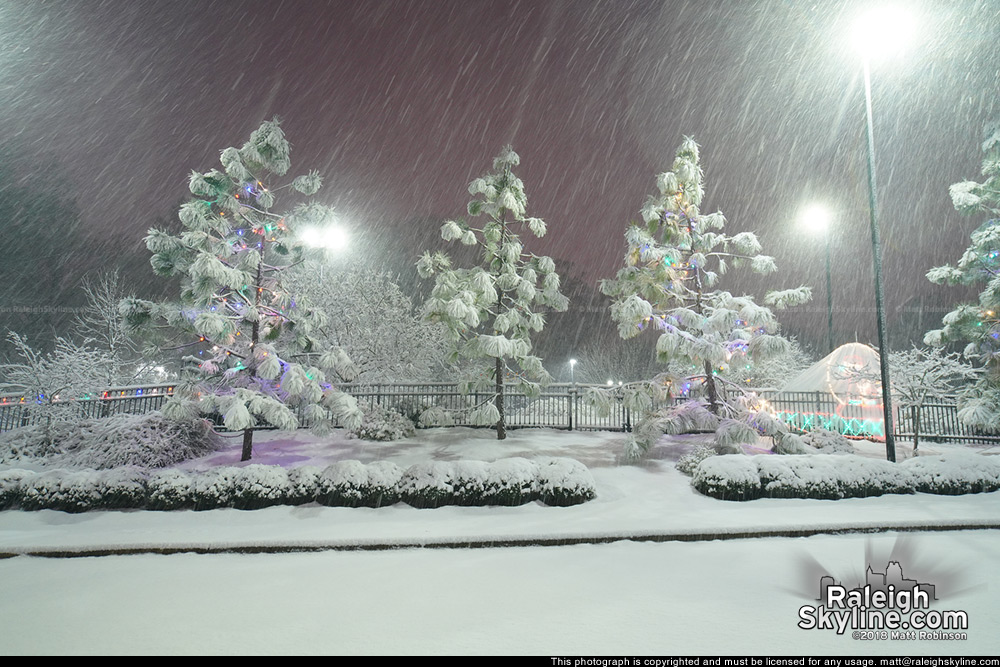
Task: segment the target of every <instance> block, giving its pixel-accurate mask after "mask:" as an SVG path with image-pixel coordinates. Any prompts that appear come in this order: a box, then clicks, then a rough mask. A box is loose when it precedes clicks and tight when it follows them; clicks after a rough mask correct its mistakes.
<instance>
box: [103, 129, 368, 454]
mask: <svg viewBox="0 0 1000 667" xmlns="http://www.w3.org/2000/svg"><path fill="white" fill-rule="evenodd" d="M221 162H222V168H223V170H222V171H220V170H218V169H212V170H211V171H208V172H205V173H201V172H198V171H195V172H192V173H191V177H190V181H189V188H190V190H191V193H192V194H193V195H194V197H193V198H192V199H191V200H190V201H188V202H187V203H185V204H183V205H182V206H181V208H180V214H179V216H180V220H181V223H182V224H183V226H184V229H183V231H182V232H181V233H180V234H179V235H176V236H174V235H171V234H168V233H167V232H164V231H161V230H158V229H151V230H150V231H149V235H148V236H147V237H146V246H147V247H148V248H149V250H150V251H151V252H152V253H153V256H152V258H151V260H150V263H151V264H152V265H153V269H154V270H155V271H156V273H157V274H158V275H161V276H165V277H179V278H180V279H181V294H180V301H179V302H170V303H160V304H155V303H151V302H149V301H142V300H138V299H127V300H125V301H123V302H122V306H121V308H122V313H123V314H124V315H126V316H127V317H128V318H129V321H130V322H131V323H132V324H133V325H134V326H139V325H142V324H144V323H149V322H151V321H154V320H155V321H161V322H163V323H165V324H166V325H167V326H169V327H172V328H174V329H175V330H176V331H178V332H180V333H181V335H182V336H184V339H183V342H181V345H182V346H189V348H190V349H191V351H192V354H191V355H189V357H188V360H189V361H191V362H192V364H193V365H194V366H195V367H196V368H195V369H192V370H195V373H196V374H195V375H193V376H192V377H191V379H190V381H187V382H181V383H178V384H177V386H176V389H175V393H174V396H173V398H171V400H170V401H169V402H168V403H167V405H166V406H165V408H164V412H165V413H166V414H168V415H170V416H176V417H178V418H181V417H189V416H191V415H192V414H195V413H197V412H198V411H200V412H202V413H219V414H221V415H222V417H223V419H224V423H225V426H226V428H227V429H229V430H232V431H243V460H244V461H245V460H248V459H250V458H251V456H252V452H253V428H254V427H255V426H257V425H258V424H260V423H264V424H270V425H272V426H276V427H278V428H281V429H294V428H296V427H297V426H298V423H299V422H298V418H297V415H296V412H295V410H299V411H300V414H301V416H302V417H303V418H304V419H305V420H307V421H309V422H311V423H313V424H316V425H324V424H328V423H329V416H330V414H332V415H333V416H334V417H336V418H338V419H340V420H341V422H342V423H344V424H345V425H346V426H349V427H355V426H357V424H358V423H360V419H361V412H360V410H358V408H357V404H356V402H355V401H354V399H353V398H352V397H350V396H347V395H346V394H343V393H340V392H338V391H336V390H335V389H333V388H331V387H330V385H329V384H327V383H326V375H325V372H331V371H332V372H336V373H339V374H340V375H341V376H343V375H344V374H346V373H347V369H349V368H350V359H349V358H348V357H347V355H346V354H345V353H344V351H343V350H341V349H339V348H336V347H334V348H329V349H325V350H322V351H320V349H319V347H318V345H317V342H316V333H317V331H319V330H320V329H322V327H323V326H324V325H325V324H326V322H327V318H326V315H325V314H324V313H323V312H322V311H320V310H317V309H314V308H311V307H310V306H308V305H307V304H306V303H304V302H303V301H301V300H297V299H296V298H295V297H294V296H293V295H292V294H291V293H290V292H289V291H288V290H287V289H286V288H285V285H284V278H283V272H284V269H285V268H287V266H288V265H290V264H292V263H294V262H295V261H297V260H298V259H299V257H300V255H301V246H300V245H299V244H298V243H297V242H296V240H295V238H294V237H293V236H292V234H291V230H292V229H293V228H294V227H295V226H296V225H302V226H305V225H309V224H316V223H319V222H322V221H323V219H325V218H326V217H327V216H329V215H330V211H329V210H328V209H327V208H326V207H324V206H321V205H318V204H315V203H311V202H306V203H302V204H299V205H298V206H297V207H295V208H294V209H293V210H292V211H291V212H290V213H278V212H275V211H274V207H275V190H276V189H278V188H273V189H272V188H271V187H270V185H269V183H268V182H267V180H268V178H269V177H270V176H272V175H273V176H282V175H284V174H285V173H286V172H287V171H288V169H289V166H290V160H289V145H288V141H287V140H286V139H285V135H284V133H283V132H282V130H281V127H280V126H279V123H278V120H277V119H275V120H273V121H267V122H264V123H263V124H262V125H261V126H260V127H259V128H258V129H257V130H255V131H254V132H253V133H252V134H251V136H250V140H249V141H248V142H247V143H245V144H244V145H243V146H242V148H238V149H237V148H227V149H225V150H224V151H222V155H221ZM320 185H321V178H320V176H319V174H318V173H317V172H315V171H314V172H310V173H309V174H307V175H303V176H298V177H297V178H295V179H294V180H292V181H291V182H290V183H289V184H288V186H290V187H291V188H292V189H294V190H296V191H298V192H300V193H302V194H305V195H312V194H314V193H315V192H316V191H317V190H318V189H319V187H320ZM282 187H287V186H282ZM279 337H283V341H282V345H281V348H282V349H283V350H286V351H288V352H287V353H286V355H285V356H284V357H282V356H281V355H280V354H279V352H278V345H277V342H278V339H279ZM291 350H297V351H299V352H302V353H309V352H317V351H320V352H321V354H319V356H318V359H317V366H311V365H304V364H302V363H298V362H297V361H296V360H295V359H296V358H295V357H294V355H293V354H291V353H290V351H291ZM312 358H313V357H310V359H312Z"/></svg>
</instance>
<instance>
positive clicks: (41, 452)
mask: <svg viewBox="0 0 1000 667" xmlns="http://www.w3.org/2000/svg"><path fill="white" fill-rule="evenodd" d="M221 446H222V441H221V439H220V438H219V437H218V436H217V435H216V434H215V433H213V432H212V429H211V428H209V425H208V423H207V422H206V421H205V420H203V419H191V420H185V421H178V420H174V419H168V418H166V417H164V416H163V414H162V413H160V412H150V413H147V414H144V415H126V414H120V415H113V416H111V417H106V418H103V419H80V420H75V421H72V422H61V423H57V424H52V425H49V426H47V427H44V426H41V425H36V426H26V427H23V428H19V429H16V430H14V431H10V432H8V433H5V434H3V435H2V436H0V461H2V462H13V461H33V460H40V459H45V461H46V463H47V464H48V465H57V466H66V467H72V468H95V469H99V470H104V469H108V468H118V467H122V466H137V467H140V468H165V467H167V466H171V465H175V464H177V463H180V462H182V461H186V460H188V459H193V458H198V457H200V456H204V455H206V454H210V453H211V452H214V451H217V450H218V449H219V448H220V447H221Z"/></svg>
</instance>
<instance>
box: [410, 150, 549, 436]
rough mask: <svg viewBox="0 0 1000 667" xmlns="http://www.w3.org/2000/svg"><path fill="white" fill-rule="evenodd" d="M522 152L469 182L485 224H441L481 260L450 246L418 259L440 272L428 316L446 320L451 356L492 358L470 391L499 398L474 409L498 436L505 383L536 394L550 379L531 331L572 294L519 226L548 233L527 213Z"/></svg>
mask: <svg viewBox="0 0 1000 667" xmlns="http://www.w3.org/2000/svg"><path fill="white" fill-rule="evenodd" d="M519 162H520V158H519V157H518V155H517V153H515V152H514V151H513V149H511V147H509V146H508V147H506V148H504V149H503V150H502V151H501V152H500V155H498V156H497V157H496V158H495V159H494V160H493V171H491V172H489V173H488V174H486V175H485V176H483V177H482V178H477V179H476V180H474V181H473V182H472V183H471V184H470V185H469V193H470V194H471V195H472V196H473V199H472V201H470V202H469V206H468V212H469V215H470V216H472V217H473V218H477V217H479V216H482V217H483V218H484V220H483V222H482V225H481V226H476V225H473V224H470V223H466V222H464V221H452V220H450V221H448V222H446V223H444V225H443V226H442V228H441V236H442V237H443V238H444V239H445V240H446V241H459V242H460V243H462V244H463V245H467V246H479V248H480V250H481V254H480V256H481V260H482V263H481V265H480V266H476V267H474V268H469V269H459V268H453V267H452V263H451V259H450V258H449V257H448V255H446V254H445V253H443V252H437V253H434V254H431V253H429V252H425V253H424V255H423V257H421V258H420V261H419V262H418V263H417V269H418V271H419V272H420V275H421V277H423V278H429V277H431V276H434V277H435V283H434V289H433V290H432V292H431V295H430V298H429V299H428V300H427V303H426V304H425V312H426V314H427V317H428V318H429V319H430V320H431V321H433V322H441V323H443V324H444V325H445V327H446V329H447V332H448V337H449V340H450V341H451V342H452V344H453V355H452V360H453V361H457V359H458V358H459V357H468V358H472V359H483V360H490V361H489V367H488V368H485V369H482V372H480V373H478V374H475V375H474V376H472V377H466V378H464V381H463V387H464V389H465V390H466V391H469V392H471V391H484V392H485V391H490V390H492V392H493V395H492V399H493V400H492V401H489V402H484V403H483V404H482V405H480V406H478V407H477V408H476V409H475V410H474V411H473V413H472V419H473V421H474V422H475V423H479V424H482V425H487V424H496V430H497V439H499V440H502V439H504V438H505V437H506V421H505V419H504V401H503V399H504V396H503V384H504V382H505V380H511V381H513V382H515V383H516V384H518V385H519V387H520V389H521V390H522V391H524V392H525V393H526V394H527V395H529V396H537V395H539V393H540V391H541V385H542V384H545V383H547V382H549V381H550V380H551V378H550V376H549V374H548V373H547V372H546V371H545V369H544V368H543V367H542V360H541V359H540V358H539V357H537V356H534V355H532V354H531V351H532V345H531V334H532V332H537V331H541V330H542V328H543V327H544V326H545V317H544V315H543V314H542V312H541V311H542V309H543V308H551V309H553V310H559V311H561V310H565V309H566V307H567V304H568V300H567V299H566V297H565V296H563V294H561V293H560V292H559V274H558V273H556V268H555V262H553V261H552V259H551V258H549V257H542V256H538V255H535V254H533V253H530V252H527V251H525V249H524V246H523V244H522V243H521V238H520V236H519V232H521V233H523V232H527V233H528V234H532V235H534V236H536V237H541V236H543V235H544V234H545V231H546V225H545V222H544V221H543V220H541V219H540V218H532V217H527V216H526V215H525V213H526V207H527V203H528V199H527V196H526V195H525V193H524V184H523V183H522V182H521V179H519V178H518V177H517V176H515V175H514V172H513V171H512V169H513V168H514V167H516V166H517V165H518V163H519Z"/></svg>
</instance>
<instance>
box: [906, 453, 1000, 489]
mask: <svg viewBox="0 0 1000 667" xmlns="http://www.w3.org/2000/svg"><path fill="white" fill-rule="evenodd" d="M901 465H902V466H903V468H904V469H905V470H907V471H908V472H909V473H910V474H911V475H912V476H913V480H914V485H915V486H916V489H917V491H920V492H921V493H936V494H940V495H946V496H957V495H962V494H965V493H983V492H985V491H996V490H997V489H1000V462H997V461H994V460H992V459H990V458H986V457H983V456H976V455H968V456H955V455H951V456H920V457H916V458H912V459H907V460H906V461H904V462H903V463H902V464H901Z"/></svg>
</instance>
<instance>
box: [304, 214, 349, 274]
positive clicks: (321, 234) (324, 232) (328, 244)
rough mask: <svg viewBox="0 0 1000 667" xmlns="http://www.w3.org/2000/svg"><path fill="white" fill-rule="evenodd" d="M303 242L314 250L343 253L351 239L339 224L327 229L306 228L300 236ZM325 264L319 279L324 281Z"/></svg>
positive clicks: (320, 268)
mask: <svg viewBox="0 0 1000 667" xmlns="http://www.w3.org/2000/svg"><path fill="white" fill-rule="evenodd" d="M300 238H301V239H302V242H303V243H305V244H306V245H307V246H310V247H313V248H321V249H323V250H325V251H328V252H335V253H336V252H341V251H343V250H345V249H346V248H347V245H348V243H349V242H350V237H349V236H348V234H347V230H345V229H344V228H343V227H341V226H340V225H337V224H331V225H327V226H326V227H306V228H305V229H303V230H302V233H301V235H300ZM323 266H324V264H323V263H320V265H319V279H320V282H322V281H323Z"/></svg>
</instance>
